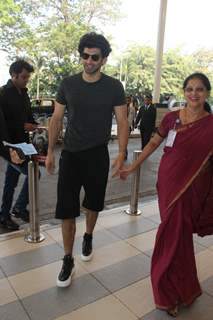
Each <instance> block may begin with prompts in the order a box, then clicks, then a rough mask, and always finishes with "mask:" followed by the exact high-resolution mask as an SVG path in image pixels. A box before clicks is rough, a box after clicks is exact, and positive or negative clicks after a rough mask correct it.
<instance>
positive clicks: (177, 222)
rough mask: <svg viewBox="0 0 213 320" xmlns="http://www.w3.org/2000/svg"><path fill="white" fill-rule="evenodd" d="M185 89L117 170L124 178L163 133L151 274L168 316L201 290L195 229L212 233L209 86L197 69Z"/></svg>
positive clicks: (156, 295)
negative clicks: (182, 102) (178, 105)
mask: <svg viewBox="0 0 213 320" xmlns="http://www.w3.org/2000/svg"><path fill="white" fill-rule="evenodd" d="M183 89H184V95H185V99H186V102H187V105H186V107H185V108H184V109H183V110H178V111H174V112H170V113H168V114H167V115H166V116H165V117H164V119H163V121H162V123H161V125H160V127H159V129H158V131H157V133H156V134H155V136H154V137H153V138H152V140H151V141H150V143H149V144H148V145H147V146H146V148H144V150H143V152H142V153H141V155H140V157H139V158H138V159H137V160H136V161H135V162H134V163H132V164H131V165H130V166H129V167H128V168H124V169H123V170H121V172H120V175H121V178H123V179H125V178H126V177H127V176H128V174H130V173H131V172H133V171H134V170H135V169H136V168H137V167H138V166H139V165H140V164H141V163H142V162H143V161H144V160H145V159H146V158H147V157H148V156H149V155H150V154H151V153H152V152H153V151H154V150H155V149H156V148H157V147H158V146H159V145H160V143H161V142H162V141H163V140H164V139H165V138H166V139H167V141H166V145H165V148H164V154H163V156H162V159H161V163H160V166H159V172H158V182H157V190H158V198H159V209H160V216H161V224H160V226H159V229H158V232H157V236H156V242H155V248H154V252H153V256H152V267H151V280H152V287H153V294H154V300H155V304H156V306H157V307H158V308H160V309H163V310H166V311H167V312H168V313H169V314H170V315H171V316H176V315H177V312H178V305H180V304H184V305H189V304H191V303H192V302H193V301H194V299H195V298H196V297H198V296H199V295H200V294H201V288H200V284H199V281H198V277H197V270H196V264H195V255H194V247H193V233H197V234H198V235H200V236H205V235H209V234H213V161H212V154H213V116H212V115H211V114H210V107H209V105H208V104H207V103H206V99H207V98H208V96H209V93H210V90H211V86H210V83H209V80H208V78H207V77H206V76H205V75H203V74H200V73H195V74H192V75H190V76H189V77H188V78H187V79H186V80H185V81H184V85H183Z"/></svg>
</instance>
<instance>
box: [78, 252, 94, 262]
mask: <svg viewBox="0 0 213 320" xmlns="http://www.w3.org/2000/svg"><path fill="white" fill-rule="evenodd" d="M92 256H93V252H92V253H91V254H90V255H89V256H84V255H83V254H81V260H82V261H84V262H86V261H90V260H91V259H92Z"/></svg>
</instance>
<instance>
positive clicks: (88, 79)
mask: <svg viewBox="0 0 213 320" xmlns="http://www.w3.org/2000/svg"><path fill="white" fill-rule="evenodd" d="M101 76H102V74H101V72H100V71H98V72H96V73H93V74H88V73H86V72H85V71H83V73H82V78H83V79H84V81H86V82H97V81H98V80H99V79H100V78H101Z"/></svg>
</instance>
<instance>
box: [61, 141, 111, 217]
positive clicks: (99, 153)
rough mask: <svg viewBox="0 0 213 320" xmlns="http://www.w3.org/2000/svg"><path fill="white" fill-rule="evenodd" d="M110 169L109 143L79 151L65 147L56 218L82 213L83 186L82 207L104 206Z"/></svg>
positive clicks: (100, 207)
mask: <svg viewBox="0 0 213 320" xmlns="http://www.w3.org/2000/svg"><path fill="white" fill-rule="evenodd" d="M108 173H109V153H108V148H107V146H106V145H102V146H98V147H95V148H92V149H89V150H85V151H79V152H69V151H65V150H64V151H62V153H61V157H60V160H59V177H58V187H57V205H56V214H55V217H56V219H71V218H75V217H78V216H79V215H80V190H81V187H83V188H84V191H85V198H84V201H83V204H82V205H83V207H85V208H86V209H89V210H92V211H95V212H99V211H101V210H103V207H104V198H105V192H106V186H107V180H108Z"/></svg>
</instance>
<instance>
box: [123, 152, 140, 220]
mask: <svg viewBox="0 0 213 320" xmlns="http://www.w3.org/2000/svg"><path fill="white" fill-rule="evenodd" d="M140 154H141V150H135V151H134V153H133V161H135V160H137V159H138V157H139V155H140ZM139 183H140V166H139V167H138V169H137V170H136V171H135V172H134V173H133V175H132V180H131V198H130V208H129V209H127V210H125V213H127V214H129V215H134V216H138V215H140V214H141V211H140V210H138V192H139Z"/></svg>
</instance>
